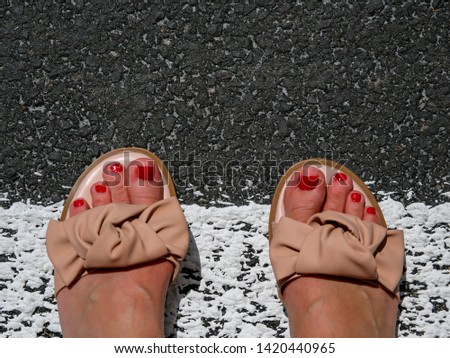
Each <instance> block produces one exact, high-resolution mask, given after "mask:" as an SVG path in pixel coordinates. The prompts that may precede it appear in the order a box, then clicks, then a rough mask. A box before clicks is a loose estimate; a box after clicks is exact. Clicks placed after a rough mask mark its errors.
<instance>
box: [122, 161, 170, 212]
mask: <svg viewBox="0 0 450 358" xmlns="http://www.w3.org/2000/svg"><path fill="white" fill-rule="evenodd" d="M128 171H129V178H130V184H129V187H128V194H129V196H130V200H131V203H132V204H143V205H152V204H154V203H156V202H157V201H159V200H162V199H163V198H164V190H163V187H164V183H163V180H162V175H161V172H160V170H159V168H158V166H157V165H156V163H155V162H154V161H153V160H152V159H150V158H139V159H136V160H134V161H133V162H132V163H130V165H129V166H128Z"/></svg>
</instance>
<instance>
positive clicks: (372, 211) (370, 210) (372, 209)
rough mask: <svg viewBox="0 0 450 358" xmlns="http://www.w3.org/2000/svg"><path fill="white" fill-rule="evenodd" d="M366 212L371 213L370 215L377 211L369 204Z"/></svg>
mask: <svg viewBox="0 0 450 358" xmlns="http://www.w3.org/2000/svg"><path fill="white" fill-rule="evenodd" d="M366 211H367V214H371V215H375V214H376V213H377V211H376V210H375V208H374V207H373V206H369V207H368V208H367V209H366Z"/></svg>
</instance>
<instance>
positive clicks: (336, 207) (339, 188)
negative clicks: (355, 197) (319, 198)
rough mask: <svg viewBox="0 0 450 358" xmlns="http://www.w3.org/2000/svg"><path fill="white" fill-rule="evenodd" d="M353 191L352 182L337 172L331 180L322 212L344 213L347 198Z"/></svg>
mask: <svg viewBox="0 0 450 358" xmlns="http://www.w3.org/2000/svg"><path fill="white" fill-rule="evenodd" d="M352 189H353V181H352V179H351V178H349V177H348V175H346V174H345V173H342V172H338V173H336V174H335V175H333V177H332V178H331V182H330V183H329V184H328V188H327V199H326V201H325V205H324V207H323V210H324V211H325V210H333V211H338V212H344V209H345V203H346V201H347V196H348V195H349V193H350V191H351V190H352Z"/></svg>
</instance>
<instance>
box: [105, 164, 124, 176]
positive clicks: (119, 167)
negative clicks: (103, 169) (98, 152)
mask: <svg viewBox="0 0 450 358" xmlns="http://www.w3.org/2000/svg"><path fill="white" fill-rule="evenodd" d="M108 170H109V171H110V172H114V173H122V172H123V166H122V164H120V163H118V162H116V163H111V164H110V165H109V166H108Z"/></svg>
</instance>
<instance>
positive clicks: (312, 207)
mask: <svg viewBox="0 0 450 358" xmlns="http://www.w3.org/2000/svg"><path fill="white" fill-rule="evenodd" d="M325 193H326V186H325V176H324V174H323V173H322V172H321V171H320V170H319V169H317V168H315V167H306V166H305V167H302V168H301V169H300V170H298V171H296V172H294V174H293V175H292V176H291V178H290V179H289V180H288V182H287V183H286V189H285V192H284V206H285V212H286V216H287V217H290V218H292V219H295V220H298V221H301V222H306V221H308V219H309V218H310V217H311V216H312V215H313V214H316V213H318V212H319V211H320V210H321V209H322V206H323V202H324V199H325Z"/></svg>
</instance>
